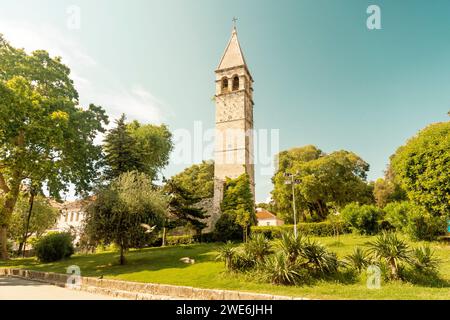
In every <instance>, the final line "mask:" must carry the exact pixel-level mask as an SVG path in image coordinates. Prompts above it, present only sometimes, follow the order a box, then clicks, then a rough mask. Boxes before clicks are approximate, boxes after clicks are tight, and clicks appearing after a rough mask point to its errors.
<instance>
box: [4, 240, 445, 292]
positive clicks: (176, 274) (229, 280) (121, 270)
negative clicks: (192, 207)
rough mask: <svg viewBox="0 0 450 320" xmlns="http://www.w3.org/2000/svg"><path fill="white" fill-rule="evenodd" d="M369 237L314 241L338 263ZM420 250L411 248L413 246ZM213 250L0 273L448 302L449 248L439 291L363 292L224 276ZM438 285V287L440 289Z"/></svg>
mask: <svg viewBox="0 0 450 320" xmlns="http://www.w3.org/2000/svg"><path fill="white" fill-rule="evenodd" d="M372 239H373V237H362V236H354V235H344V236H341V237H340V242H341V244H336V239H335V238H318V239H317V240H319V241H320V242H322V243H324V244H326V245H328V246H329V247H330V249H331V250H332V251H335V252H337V253H338V255H339V257H341V258H342V257H343V256H345V255H346V254H349V253H351V252H352V251H353V248H354V247H355V245H364V243H365V242H367V241H370V240H372ZM416 245H419V244H418V243H415V244H414V246H416ZM217 247H218V244H200V245H192V246H181V247H166V248H149V249H143V250H136V251H131V252H130V253H129V254H128V255H127V265H125V266H119V265H118V264H117V263H116V261H117V260H118V256H117V254H116V253H113V252H105V253H99V254H95V255H75V256H73V257H72V258H71V259H68V260H65V261H60V262H56V263H50V264H41V263H39V262H37V261H36V260H35V259H15V260H11V261H7V262H0V267H5V266H8V267H18V268H27V269H31V270H40V271H51V272H59V273H64V272H65V268H66V267H68V266H70V265H78V266H79V267H80V268H81V272H82V275H84V276H100V275H104V277H105V278H111V279H122V280H129V281H138V282H153V283H166V284H176V285H186V286H194V287H200V288H220V289H231V290H233V289H234V290H243V291H253V292H265V293H274V294H281V295H293V296H303V297H310V298H322V299H450V246H449V245H440V244H438V243H433V244H432V247H433V249H434V250H435V251H436V254H437V255H438V257H439V258H440V259H441V268H440V271H441V277H442V279H443V280H445V281H444V282H446V284H445V286H444V287H430V286H421V285H412V284H409V283H382V288H381V289H380V290H369V289H367V287H366V285H365V282H364V280H361V281H359V282H357V283H350V284H344V283H338V282H330V281H320V282H317V283H315V284H314V285H313V286H304V287H285V286H273V285H270V284H264V283H257V282H255V281H251V280H249V279H248V278H245V277H244V276H236V275H228V274H226V273H224V267H223V264H222V263H220V262H216V261H214V258H215V255H216V253H215V250H216V248H217ZM185 256H188V257H191V258H194V259H195V260H196V263H195V264H194V265H186V264H183V263H182V262H180V261H179V259H180V258H181V257H185ZM441 285H442V284H441Z"/></svg>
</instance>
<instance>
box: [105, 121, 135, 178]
mask: <svg viewBox="0 0 450 320" xmlns="http://www.w3.org/2000/svg"><path fill="white" fill-rule="evenodd" d="M125 120H126V117H125V114H122V116H121V117H120V119H119V120H116V127H115V128H113V129H111V130H109V132H108V134H107V135H106V137H105V140H104V152H105V161H106V165H107V168H106V170H105V177H106V179H108V180H113V179H115V178H117V177H118V176H120V175H121V174H122V173H125V172H129V171H133V170H136V171H141V169H142V164H141V162H140V159H139V157H138V154H137V150H136V141H135V139H134V138H133V137H132V136H131V135H130V133H129V132H128V130H127V125H126V123H125Z"/></svg>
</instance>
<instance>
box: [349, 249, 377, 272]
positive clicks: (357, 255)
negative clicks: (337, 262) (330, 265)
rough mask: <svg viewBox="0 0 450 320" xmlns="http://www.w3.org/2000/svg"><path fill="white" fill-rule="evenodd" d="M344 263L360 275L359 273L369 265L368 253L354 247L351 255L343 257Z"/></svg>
mask: <svg viewBox="0 0 450 320" xmlns="http://www.w3.org/2000/svg"><path fill="white" fill-rule="evenodd" d="M344 261H345V263H346V264H347V265H348V266H350V268H352V269H353V270H355V271H357V272H358V273H361V271H362V270H363V269H365V268H366V267H367V266H369V265H370V263H371V259H370V257H369V255H368V253H367V252H366V251H365V250H364V249H361V248H360V247H356V248H355V250H354V251H353V253H352V254H349V255H347V256H346V257H345V259H344Z"/></svg>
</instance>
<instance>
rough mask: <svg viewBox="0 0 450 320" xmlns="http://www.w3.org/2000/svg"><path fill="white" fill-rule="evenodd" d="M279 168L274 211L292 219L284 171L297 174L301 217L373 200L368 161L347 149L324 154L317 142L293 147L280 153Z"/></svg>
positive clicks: (321, 217)
mask: <svg viewBox="0 0 450 320" xmlns="http://www.w3.org/2000/svg"><path fill="white" fill-rule="evenodd" d="M278 162H279V170H278V171H277V172H276V173H275V175H274V177H273V178H272V182H273V184H274V190H273V191H272V199H273V201H274V204H275V211H276V212H277V213H278V214H279V215H280V216H281V217H283V218H284V220H285V221H287V222H292V216H293V209H292V189H291V188H292V187H291V185H286V178H285V176H284V175H285V173H290V174H295V175H296V179H297V182H298V183H297V184H296V185H295V199H296V207H297V210H298V212H299V213H300V218H301V220H306V219H307V214H309V215H310V217H311V219H313V220H320V221H321V220H324V219H326V217H327V215H328V213H329V211H330V208H332V207H337V208H342V207H343V206H345V205H346V204H348V203H350V202H353V201H358V202H360V203H372V202H373V195H372V186H371V185H370V184H368V183H367V171H368V170H369V165H368V164H367V163H366V162H365V161H364V160H363V159H361V158H360V157H359V156H357V155H356V154H354V153H352V152H348V151H344V150H342V151H336V152H333V153H331V154H325V153H323V152H322V151H321V150H320V149H318V148H316V147H315V146H306V147H302V148H294V149H291V150H288V151H282V152H280V153H279V155H278Z"/></svg>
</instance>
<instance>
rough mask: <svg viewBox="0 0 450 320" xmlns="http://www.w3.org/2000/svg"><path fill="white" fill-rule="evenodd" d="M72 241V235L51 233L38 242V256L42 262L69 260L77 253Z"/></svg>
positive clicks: (36, 247)
mask: <svg viewBox="0 0 450 320" xmlns="http://www.w3.org/2000/svg"><path fill="white" fill-rule="evenodd" d="M72 241H73V238H72V235H71V234H70V233H67V232H62V233H50V234H48V235H46V236H44V237H42V238H41V239H39V240H38V241H37V242H36V244H35V247H34V249H35V251H36V256H37V258H38V259H39V261H42V262H53V261H58V260H61V259H66V258H69V257H70V256H71V255H72V254H73V253H74V251H75V250H74V247H73V243H72Z"/></svg>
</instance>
